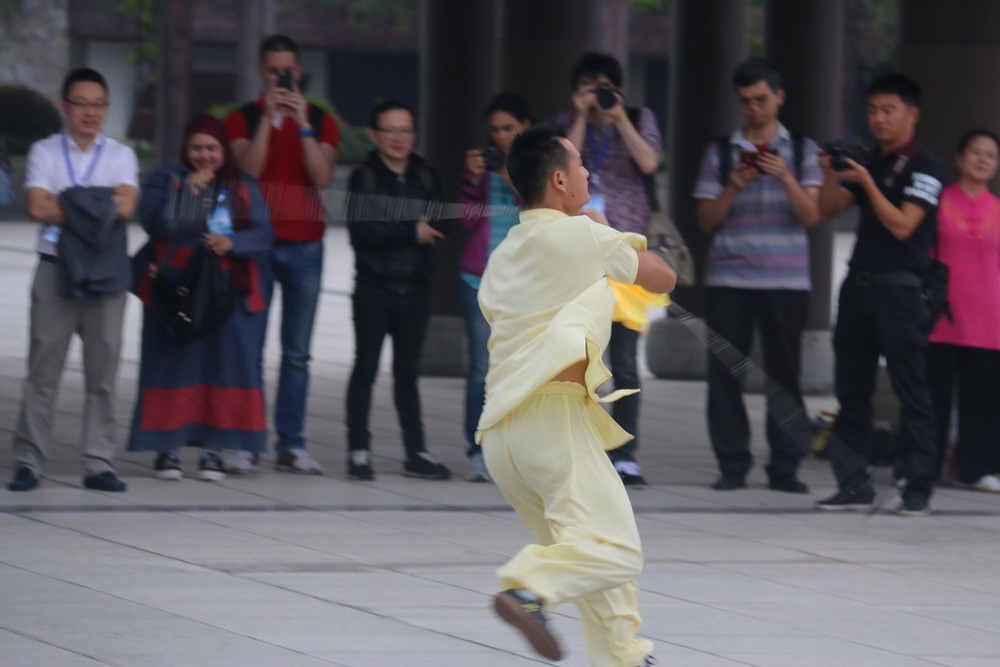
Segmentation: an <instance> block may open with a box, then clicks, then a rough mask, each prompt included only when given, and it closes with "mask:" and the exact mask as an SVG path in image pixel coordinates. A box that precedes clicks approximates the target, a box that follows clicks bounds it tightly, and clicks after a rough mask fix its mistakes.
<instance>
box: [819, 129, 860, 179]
mask: <svg viewBox="0 0 1000 667" xmlns="http://www.w3.org/2000/svg"><path fill="white" fill-rule="evenodd" d="M821 148H822V149H823V152H824V153H826V154H827V155H829V156H830V167H831V168H832V169H833V170H834V171H847V170H848V169H850V168H851V167H850V165H849V164H847V161H848V160H854V161H855V162H858V163H861V162H863V161H864V159H865V158H866V157H867V156H868V150H867V149H866V148H865V147H864V146H862V145H861V144H859V143H858V142H856V141H854V139H849V138H847V137H841V138H839V139H834V140H833V141H830V142H827V143H825V144H823V146H822V147H821Z"/></svg>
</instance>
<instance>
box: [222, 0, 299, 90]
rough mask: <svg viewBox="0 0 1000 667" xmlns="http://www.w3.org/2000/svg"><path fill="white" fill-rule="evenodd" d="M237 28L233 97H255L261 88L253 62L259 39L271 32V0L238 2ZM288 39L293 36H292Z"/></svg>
mask: <svg viewBox="0 0 1000 667" xmlns="http://www.w3.org/2000/svg"><path fill="white" fill-rule="evenodd" d="M239 11H240V15H239V16H240V31H239V36H238V37H237V39H238V40H239V42H238V43H237V45H236V51H237V57H236V73H237V81H236V99H238V100H240V101H246V100H252V99H256V98H257V96H258V95H259V94H260V91H261V87H262V84H261V81H260V77H259V76H258V75H257V63H258V62H260V54H259V53H258V47H259V46H260V42H261V40H263V39H264V38H265V37H267V36H268V35H271V34H273V33H274V31H275V24H276V14H277V12H276V8H275V0H244V1H243V2H241V3H240V9H239ZM291 37H292V39H295V37H294V36H293V35H292V36H291Z"/></svg>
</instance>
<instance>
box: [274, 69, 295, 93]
mask: <svg viewBox="0 0 1000 667" xmlns="http://www.w3.org/2000/svg"><path fill="white" fill-rule="evenodd" d="M276 85H277V87H278V88H286V89H288V90H292V70H290V69H286V70H284V71H282V72H281V74H279V75H278V83H277V84H276Z"/></svg>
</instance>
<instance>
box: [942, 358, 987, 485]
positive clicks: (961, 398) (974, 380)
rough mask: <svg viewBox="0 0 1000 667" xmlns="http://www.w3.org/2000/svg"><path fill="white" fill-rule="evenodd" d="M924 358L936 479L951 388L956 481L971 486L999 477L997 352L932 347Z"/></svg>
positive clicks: (944, 443)
mask: <svg viewBox="0 0 1000 667" xmlns="http://www.w3.org/2000/svg"><path fill="white" fill-rule="evenodd" d="M927 359H928V375H929V377H930V383H931V392H932V396H933V399H934V411H935V413H936V414H937V420H938V425H937V438H936V445H937V453H938V459H937V461H938V467H937V468H936V470H935V471H936V474H937V475H940V472H941V462H942V459H943V457H944V453H945V451H947V447H948V431H949V430H950V428H951V413H952V404H953V403H952V401H953V399H954V398H956V397H955V396H954V393H955V392H954V391H953V390H954V389H955V388H957V389H958V396H957V400H958V447H957V449H956V455H957V459H958V476H959V479H960V480H961V481H962V482H964V483H966V484H971V483H973V482H975V481H976V480H978V479H979V478H980V477H983V476H984V475H995V474H997V473H1000V350H986V349H982V348H976V347H966V346H964V345H946V344H935V343H931V345H930V351H929V352H928V355H927Z"/></svg>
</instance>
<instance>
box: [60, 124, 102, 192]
mask: <svg viewBox="0 0 1000 667" xmlns="http://www.w3.org/2000/svg"><path fill="white" fill-rule="evenodd" d="M62 150H63V159H64V160H66V172H67V173H68V174H69V182H70V183H72V184H73V185H80V184H81V183H78V182H77V180H76V173H75V172H74V171H73V164H72V163H71V162H70V160H69V141H68V140H67V139H66V135H65V134H64V135H62ZM103 150H104V142H101V143H99V144H97V149H96V150H95V151H94V157H92V158H90V164H89V165H87V171H86V172H85V173H84V174H83V181H82V184H83V185H89V184H90V178H91V176H93V175H94V168H95V167H96V166H97V161H98V160H100V159H101V152H102V151H103Z"/></svg>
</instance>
